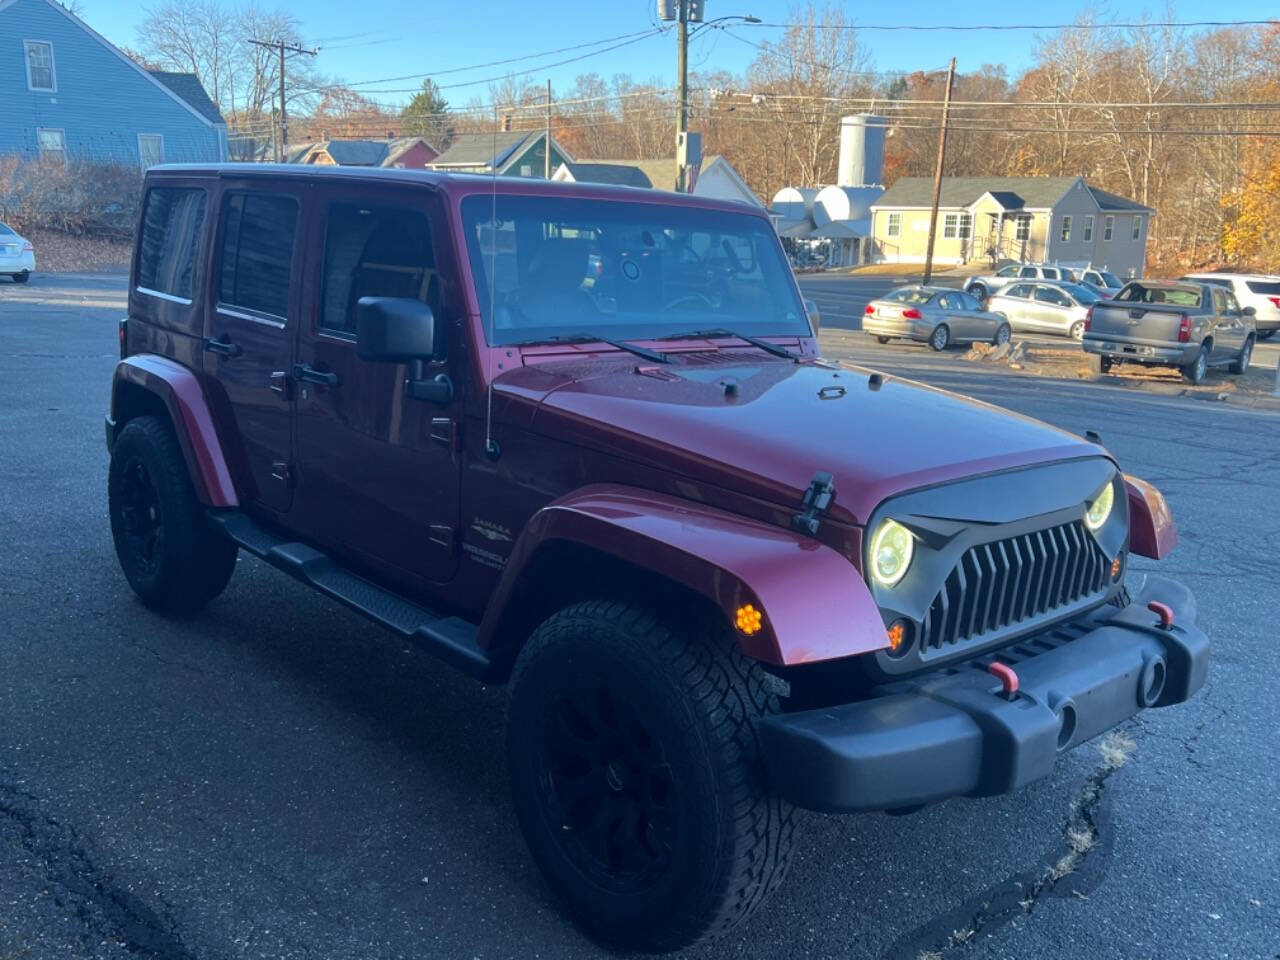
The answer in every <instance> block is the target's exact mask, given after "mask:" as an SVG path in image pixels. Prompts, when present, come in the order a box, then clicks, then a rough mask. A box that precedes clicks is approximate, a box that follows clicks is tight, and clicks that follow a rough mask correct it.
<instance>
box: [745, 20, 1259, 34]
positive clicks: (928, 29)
mask: <svg viewBox="0 0 1280 960" xmlns="http://www.w3.org/2000/svg"><path fill="white" fill-rule="evenodd" d="M1272 24H1280V20H1151V21H1145V22H1143V21H1136V22H1130V23H1118V22H1117V23H1103V22H1097V23H1094V22H1085V23H1079V22H1077V23H930V24H923V23H860V24H859V23H812V24H809V23H803V24H802V23H745V24H741V26H749V27H767V28H773V29H778V30H790V29H802V30H808V29H810V28H812V29H815V30H850V31H854V32H858V31H863V30H868V31H870V30H874V31H884V32H897V31H902V32H919V33H941V32H945V31H955V32H957V33H966V32H976V31H980V30H992V31H1017V30H1161V29H1197V28H1201V27H1262V26H1270V25H1272Z"/></svg>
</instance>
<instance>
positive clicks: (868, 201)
mask: <svg viewBox="0 0 1280 960" xmlns="http://www.w3.org/2000/svg"><path fill="white" fill-rule="evenodd" d="M883 193H884V187H837V186H830V187H823V188H822V189H821V190H819V191H818V196H817V197H816V198H815V199H814V201H813V222H814V223H816V224H817V225H818V226H819V227H825V226H827V224H829V223H837V222H844V221H849V220H867V219H869V218H870V217H871V205H872V204H873V203H875V202H876V201H877V200H879V199H880V196H881V194H883Z"/></svg>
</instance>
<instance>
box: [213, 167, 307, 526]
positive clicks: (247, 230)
mask: <svg viewBox="0 0 1280 960" xmlns="http://www.w3.org/2000/svg"><path fill="white" fill-rule="evenodd" d="M303 189H304V188H302V187H301V186H299V185H295V184H290V183H288V182H281V183H278V184H277V183H266V182H264V181H263V180H262V179H261V178H254V179H253V180H239V181H237V180H235V179H228V180H227V181H224V186H223V189H222V191H221V193H220V196H219V197H218V226H217V233H216V236H215V239H214V249H215V250H216V257H215V262H214V267H213V270H212V276H211V277H210V278H209V280H208V282H207V286H208V288H209V291H208V298H207V300H208V304H209V306H208V308H207V309H206V314H205V324H204V336H205V339H204V357H205V360H204V371H205V374H206V381H207V382H208V383H209V384H211V385H215V390H216V391H217V395H215V396H213V397H212V398H211V399H212V401H213V405H214V409H215V413H216V415H217V417H218V426H219V434H220V439H221V440H222V443H223V448H224V450H226V452H227V455H228V459H229V461H230V468H231V470H232V471H233V472H234V474H235V477H236V488H237V489H238V490H239V491H240V497H241V500H242V501H246V502H248V503H250V504H258V505H261V506H264V507H267V508H268V509H270V510H273V511H275V512H277V513H284V512H286V511H288V510H289V508H290V506H291V505H292V502H293V486H292V477H291V475H290V468H289V463H290V460H291V454H292V443H291V440H292V422H291V415H292V404H291V401H290V398H289V391H288V380H287V377H288V371H289V369H290V365H291V361H292V358H293V340H294V335H295V333H296V331H297V326H298V315H299V311H300V310H301V300H302V298H301V294H300V289H301V286H302V285H301V283H299V282H298V280H299V279H300V277H301V275H302V270H301V261H302V235H303V231H302V230H301V229H300V227H299V222H300V217H301V211H302V209H303V205H302V203H301V191H302V190H303Z"/></svg>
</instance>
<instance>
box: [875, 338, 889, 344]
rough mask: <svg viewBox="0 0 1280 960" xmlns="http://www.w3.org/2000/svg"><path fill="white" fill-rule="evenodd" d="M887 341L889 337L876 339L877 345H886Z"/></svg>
mask: <svg viewBox="0 0 1280 960" xmlns="http://www.w3.org/2000/svg"><path fill="white" fill-rule="evenodd" d="M889 339H890V338H889V337H876V341H877V342H879V343H888V342H889Z"/></svg>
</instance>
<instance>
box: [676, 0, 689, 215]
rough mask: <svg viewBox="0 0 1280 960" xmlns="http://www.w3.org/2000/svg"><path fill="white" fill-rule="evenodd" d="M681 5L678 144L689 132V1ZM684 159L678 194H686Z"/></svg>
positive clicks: (679, 165)
mask: <svg viewBox="0 0 1280 960" xmlns="http://www.w3.org/2000/svg"><path fill="white" fill-rule="evenodd" d="M677 2H678V3H679V4H680V9H679V13H678V14H677V16H676V72H677V73H678V74H679V90H677V92H676V96H677V97H678V99H679V101H680V102H679V103H677V104H676V143H679V142H680V141H681V138H682V137H683V136H684V134H686V133H688V132H689V0H677ZM684 170H685V168H684V162H683V157H682V156H680V155H679V154H677V156H676V183H675V187H676V193H684V184H685V173H684Z"/></svg>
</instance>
